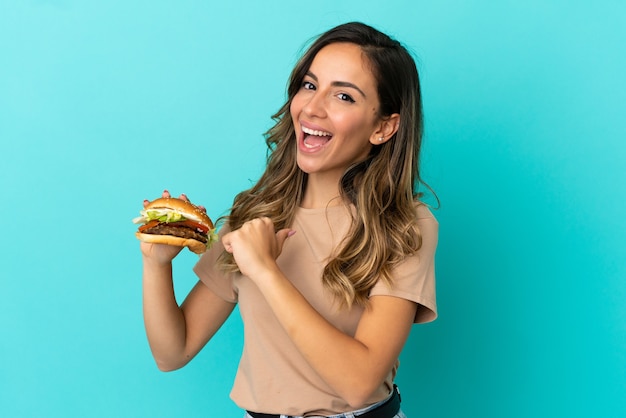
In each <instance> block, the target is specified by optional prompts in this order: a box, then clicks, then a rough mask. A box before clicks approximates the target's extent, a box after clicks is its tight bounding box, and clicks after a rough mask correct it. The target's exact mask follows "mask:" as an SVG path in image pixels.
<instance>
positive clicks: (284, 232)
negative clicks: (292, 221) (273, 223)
mask: <svg viewBox="0 0 626 418" xmlns="http://www.w3.org/2000/svg"><path fill="white" fill-rule="evenodd" d="M295 233H296V231H295V230H294V229H289V228H286V229H281V230H280V231H278V232H277V233H276V240H277V241H278V252H279V254H280V253H281V252H282V250H283V244H284V243H285V241H286V240H287V238H289V237H290V236H292V235H293V234H295Z"/></svg>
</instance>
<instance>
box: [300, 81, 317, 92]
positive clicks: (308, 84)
mask: <svg viewBox="0 0 626 418" xmlns="http://www.w3.org/2000/svg"><path fill="white" fill-rule="evenodd" d="M302 88H303V89H304V90H315V85H314V84H313V83H311V82H310V81H303V82H302Z"/></svg>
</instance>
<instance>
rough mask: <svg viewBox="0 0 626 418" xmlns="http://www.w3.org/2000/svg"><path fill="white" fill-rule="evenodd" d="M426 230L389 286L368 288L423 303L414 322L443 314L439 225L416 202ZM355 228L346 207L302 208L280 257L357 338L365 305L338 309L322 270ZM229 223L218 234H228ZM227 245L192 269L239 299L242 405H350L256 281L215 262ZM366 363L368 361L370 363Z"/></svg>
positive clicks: (308, 408)
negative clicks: (438, 298) (438, 295)
mask: <svg viewBox="0 0 626 418" xmlns="http://www.w3.org/2000/svg"><path fill="white" fill-rule="evenodd" d="M416 210H417V214H418V225H419V228H420V231H421V233H422V248H421V249H420V251H419V252H418V254H416V255H414V256H412V257H409V258H408V259H407V260H405V261H404V262H403V263H402V264H401V265H399V266H398V267H397V268H396V269H395V270H394V273H393V277H394V284H393V286H392V287H391V288H389V287H388V286H387V285H385V284H384V283H382V282H379V283H378V284H377V285H376V286H375V287H374V288H373V289H372V290H371V292H370V296H374V295H391V296H396V297H400V298H404V299H408V300H411V301H414V302H416V303H417V304H418V310H417V314H416V317H415V322H416V323H418V322H428V321H432V320H434V319H435V318H436V316H437V313H436V312H437V307H436V302H435V262H434V261H435V249H436V246H437V233H438V223H437V221H436V220H435V218H434V217H433V215H432V214H431V212H430V211H429V210H428V209H427V208H426V207H425V206H423V205H419V206H417V207H416ZM349 226H350V215H349V213H348V209H347V208H345V207H344V206H333V207H328V208H324V209H303V208H300V209H298V210H297V212H296V216H295V220H294V223H293V226H292V228H293V229H295V230H296V231H297V233H296V234H295V235H293V236H292V237H290V238H289V239H287V241H286V242H285V245H284V247H283V251H282V253H281V255H280V256H279V257H278V259H277V263H278V265H279V267H280V269H281V271H282V272H283V273H284V274H285V276H286V277H287V278H288V279H289V280H290V281H291V282H292V283H293V285H294V286H295V287H296V288H297V289H298V290H299V291H300V292H301V293H302V295H303V296H304V297H305V298H306V299H307V300H308V301H309V303H310V304H311V305H312V306H313V307H314V308H315V309H316V310H317V311H318V312H319V313H320V314H321V315H322V316H323V317H324V318H326V320H328V321H329V322H330V323H331V324H333V325H334V326H335V327H336V328H337V329H339V330H341V331H342V332H344V333H345V334H347V335H350V336H354V334H355V332H356V328H357V325H358V322H359V319H360V318H361V315H362V313H363V308H360V307H357V306H355V307H353V308H351V309H349V310H346V309H340V308H339V307H338V304H337V303H335V301H334V299H333V297H332V296H330V294H329V293H328V292H327V291H326V290H324V288H323V286H322V283H321V275H322V270H323V268H324V265H325V264H326V262H327V259H328V257H329V256H330V255H331V251H333V249H335V247H336V246H337V245H338V244H339V243H340V242H341V240H342V239H343V238H344V236H345V235H346V233H347V231H348V229H349ZM226 230H227V228H226V227H225V228H223V230H222V231H221V232H220V233H221V234H223V233H224V232H225V231H226ZM222 251H223V247H222V245H221V243H217V244H215V245H214V246H213V247H212V248H211V250H209V251H208V252H207V253H205V254H204V255H203V256H202V258H201V259H200V261H199V262H198V264H197V265H196V266H195V268H194V270H195V272H196V274H197V275H198V277H199V278H200V280H202V282H203V283H205V284H206V285H207V286H208V287H209V288H210V289H211V290H212V291H213V292H215V293H216V294H217V295H218V296H220V297H221V298H223V299H224V300H226V301H229V302H233V303H238V304H239V311H240V313H241V316H242V319H243V323H244V348H243V354H242V356H241V360H240V363H239V368H238V370H237V375H236V377H235V382H234V385H233V389H232V391H231V398H232V399H233V401H234V402H235V403H236V404H237V405H238V406H240V407H241V408H243V409H247V410H251V411H256V412H264V413H273V414H287V415H296V416H306V415H330V414H339V413H342V412H346V411H349V410H351V407H350V405H348V404H347V403H346V402H345V401H344V400H343V399H341V398H340V397H339V396H338V395H337V394H336V393H335V392H334V391H333V389H332V388H331V387H329V386H328V385H327V384H326V383H325V382H324V380H323V379H322V378H321V377H320V376H319V375H318V374H317V372H316V371H315V370H314V369H313V368H311V366H309V364H308V363H307V362H306V360H305V358H304V357H303V356H302V355H301V354H300V352H299V351H298V349H297V347H296V346H295V345H294V344H293V342H292V341H291V340H290V338H289V336H288V335H287V334H286V333H285V331H284V330H283V328H282V327H281V325H280V324H279V322H278V320H277V319H276V317H275V316H274V313H273V311H272V309H271V307H270V306H269V305H268V304H267V302H266V301H265V299H264V297H263V296H262V294H261V293H260V291H259V290H258V288H257V287H256V285H255V284H254V283H253V282H252V281H251V280H249V279H248V278H247V277H245V276H242V275H241V274H224V273H222V272H221V271H220V270H219V269H218V268H217V267H216V266H215V260H216V259H217V257H218V256H219V254H220V253H221V252H222ZM364 366H366V365H364ZM396 370H397V363H396V366H394V368H393V369H392V370H389V374H388V376H387V378H386V379H385V381H384V382H383V383H382V384H381V386H380V388H379V390H378V391H376V392H375V393H374V394H373V395H372V397H371V398H370V400H369V402H368V404H372V403H375V402H378V401H380V400H382V399H384V398H385V397H386V396H387V395H388V394H389V393H390V391H391V388H392V386H393V379H394V377H395V375H396Z"/></svg>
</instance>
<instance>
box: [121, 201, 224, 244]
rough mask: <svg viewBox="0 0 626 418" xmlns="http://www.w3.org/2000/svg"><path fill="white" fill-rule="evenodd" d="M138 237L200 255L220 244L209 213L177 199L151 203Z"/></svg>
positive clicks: (140, 220) (141, 220) (139, 220)
mask: <svg viewBox="0 0 626 418" xmlns="http://www.w3.org/2000/svg"><path fill="white" fill-rule="evenodd" d="M140 214H141V216H139V217H137V218H135V219H133V222H134V223H135V224H141V226H140V227H139V230H138V231H137V232H136V233H135V235H136V236H137V238H139V240H140V241H144V242H151V243H154V244H168V245H176V246H181V247H188V248H189V249H190V250H191V251H193V252H194V253H196V254H201V253H203V252H205V251H206V250H207V248H210V247H211V245H212V244H213V243H214V242H215V241H217V233H216V229H215V227H214V225H213V222H212V221H211V218H209V217H208V215H207V214H206V212H205V211H204V210H202V209H200V208H199V207H198V206H196V205H194V204H193V203H191V202H189V201H187V200H183V199H178V198H174V197H162V198H159V199H156V200H153V201H152V202H150V203H148V204H147V205H146V206H145V207H144V209H143V210H142V211H140Z"/></svg>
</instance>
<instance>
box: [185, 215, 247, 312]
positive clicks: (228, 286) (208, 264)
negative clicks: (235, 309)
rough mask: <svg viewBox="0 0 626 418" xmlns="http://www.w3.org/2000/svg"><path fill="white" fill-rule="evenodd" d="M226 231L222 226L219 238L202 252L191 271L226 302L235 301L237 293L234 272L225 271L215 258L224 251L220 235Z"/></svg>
mask: <svg viewBox="0 0 626 418" xmlns="http://www.w3.org/2000/svg"><path fill="white" fill-rule="evenodd" d="M227 232H228V229H227V227H226V226H224V227H223V228H222V229H221V230H220V232H219V240H218V241H217V242H215V243H214V244H213V245H212V246H211V248H210V249H209V250H208V251H207V252H205V253H204V254H202V256H201V257H200V260H199V261H198V262H197V263H196V265H195V266H194V268H193V271H194V272H195V273H196V275H197V276H198V278H199V279H200V281H201V282H202V283H204V284H205V285H206V286H207V287H208V288H209V289H211V290H212V291H213V292H214V293H215V294H216V295H217V296H219V297H220V298H222V299H224V300H225V301H226V302H231V303H237V301H238V300H239V295H238V293H237V289H236V287H235V284H234V282H235V276H236V275H235V274H233V273H225V272H223V271H221V270H220V269H219V268H218V266H217V259H218V258H219V256H220V255H221V254H222V252H223V251H224V246H223V245H222V236H223V235H224V234H226V233H227Z"/></svg>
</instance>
